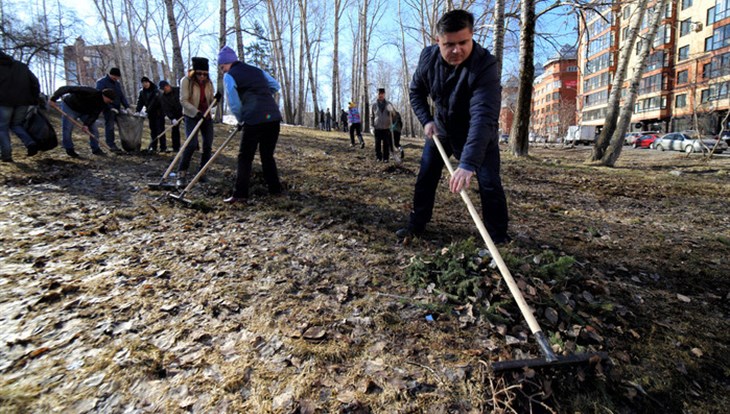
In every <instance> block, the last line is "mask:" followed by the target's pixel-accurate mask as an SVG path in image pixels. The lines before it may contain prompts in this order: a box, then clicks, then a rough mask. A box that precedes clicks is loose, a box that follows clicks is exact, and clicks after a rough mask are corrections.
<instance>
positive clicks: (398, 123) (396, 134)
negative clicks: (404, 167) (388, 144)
mask: <svg viewBox="0 0 730 414" xmlns="http://www.w3.org/2000/svg"><path fill="white" fill-rule="evenodd" d="M390 130H391V132H393V147H394V148H395V150H396V151H398V152H399V153H400V159H401V160H402V159H403V155H404V154H403V147H401V146H400V133H401V131H402V130H403V118H401V116H400V112H398V111H395V116H394V117H393V125H391V126H390Z"/></svg>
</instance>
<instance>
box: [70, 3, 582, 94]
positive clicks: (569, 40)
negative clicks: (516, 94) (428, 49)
mask: <svg viewBox="0 0 730 414" xmlns="http://www.w3.org/2000/svg"><path fill="white" fill-rule="evenodd" d="M64 5H65V6H67V7H69V8H71V9H72V10H74V11H75V12H76V14H77V16H78V17H79V18H80V19H81V20H82V21H83V22H85V23H86V28H84V30H79V31H80V32H81V33H78V34H79V35H83V36H84V37H85V38H87V40H91V39H90V38H94V37H95V38H97V40H99V41H106V39H107V37H106V33H105V32H104V29H103V26H101V22H100V21H99V20H100V19H99V16H98V12H97V10H96V7H95V6H94V3H93V0H67V1H66V2H64ZM198 5H199V7H202V8H203V10H202V11H201V12H204V14H205V15H206V16H208V17H207V18H206V19H205V21H204V22H203V23H202V24H201V26H200V28H199V30H197V31H196V35H195V36H194V40H193V41H192V42H191V44H197V45H199V46H198V48H197V49H193V51H192V52H193V54H196V55H199V56H205V57H208V58H209V59H210V60H211V72H215V70H216V68H215V63H214V62H215V57H216V55H217V50H218V45H217V31H218V7H219V1H218V0H203V1H199V2H198ZM386 7H388V8H389V9H388V10H387V11H386V13H384V15H383V18H382V20H381V21H380V22H379V24H378V25H377V30H376V31H375V33H374V37H375V38H374V40H373V41H372V44H371V52H370V53H371V55H373V57H374V60H373V63H372V64H371V66H373V65H375V64H376V63H377V60H378V59H380V60H385V61H388V62H392V64H391V65H392V66H393V67H394V68H398V67H399V66H400V56H399V50H398V48H397V47H396V46H395V45H393V44H392V42H393V41H396V40H397V39H398V38H399V36H400V28H399V24H398V21H397V19H398V16H397V3H396V2H395V1H390V2H386ZM330 14H331V11H330ZM330 19H331V17H330ZM248 20H250V19H248ZM349 22H350V20H349V19H347V18H343V20H342V21H341V29H340V53H341V56H342V55H344V56H345V57H344V61H345V62H347V61H348V60H349V58H350V56H351V50H352V47H353V46H352V35H351V33H352V30H351V28H350V27H349ZM229 23H230V22H229ZM250 23H251V22H250V21H244V22H242V25H244V26H250ZM262 23H264V25H265V27H267V26H266V24H265V22H262ZM477 30H480V29H477ZM481 30H487V29H481ZM84 32H85V33H84ZM538 33H549V34H550V35H552V36H554V37H555V38H554V39H552V40H551V41H544V40H542V41H541V40H538V41H537V44H536V56H535V63H536V64H540V63H542V62H544V61H546V60H547V59H548V58H549V57H550V56H552V55H553V54H554V53H555V52H556V50H557V49H559V48H560V46H561V45H563V44H575V41H576V39H577V30H576V28H575V23H574V18H573V17H571V16H568V15H566V14H565V11H564V10H560V11H557V12H552V13H550V14H549V15H546V16H543V17H541V18H540V19H539V20H538ZM507 36H508V40H507V42H508V44H509V39H512V44H513V45H515V44H517V35H516V33H512V34H508V35H507ZM75 38H76V36H72V37H70V40H69V41H70V42H71V41H73V39H75ZM230 39H231V41H233V40H234V38H233V36H232V35H231V36H230ZM252 40H253V38H252V37H251V36H248V35H244V43H249V42H251V41H252ZM485 46H487V47H488V48H489V47H490V46H491V45H489V44H487V45H485ZM322 47H323V49H322V52H321V54H320V61H319V67H320V74H319V88H318V94H319V95H320V96H321V98H320V104H321V105H325V107H326V106H329V105H328V103H329V102H331V97H330V96H331V88H330V83H331V80H330V79H331V72H332V63H331V44H323V45H322ZM152 49H153V50H152V52H153V54H154V55H155V56H156V57H157V58H161V56H162V53H161V51H160V50H159V48H158V49H157V50H155V46H154V45H153V46H152ZM234 49H235V47H234ZM409 53H410V54H411V56H410V59H409V60H410V61H412V62H411V66H413V67H415V63H416V62H415V60H416V59H417V56H418V50H414V51H409ZM341 60H343V58H342V57H341ZM186 63H187V62H186ZM411 70H412V69H411ZM341 71H346V73H348V74H349V71H350V68H349V67H348V66H344V65H343V67H342V68H341ZM375 71H377V67H374V68H373V72H375ZM517 72H518V55H517V51H516V49H515V48H514V47H513V48H512V50H511V51H510V50H508V51H507V52H506V57H505V62H504V70H503V73H504V74H505V76H507V75H509V74H516V73H517ZM212 76H213V77H215V74H212ZM393 76H397V71H396V73H394V74H392V75H391V77H393ZM347 84H348V85H346V86H344V87H345V88H348V87H349V81H348V82H347ZM345 99H346V100H347V99H348V98H347V97H345Z"/></svg>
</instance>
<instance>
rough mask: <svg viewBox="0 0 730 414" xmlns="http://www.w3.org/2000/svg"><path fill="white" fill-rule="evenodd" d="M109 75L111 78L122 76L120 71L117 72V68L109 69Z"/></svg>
mask: <svg viewBox="0 0 730 414" xmlns="http://www.w3.org/2000/svg"><path fill="white" fill-rule="evenodd" d="M109 74H110V75H112V76H119V77H121V76H122V71H120V70H119V68H111V69H109Z"/></svg>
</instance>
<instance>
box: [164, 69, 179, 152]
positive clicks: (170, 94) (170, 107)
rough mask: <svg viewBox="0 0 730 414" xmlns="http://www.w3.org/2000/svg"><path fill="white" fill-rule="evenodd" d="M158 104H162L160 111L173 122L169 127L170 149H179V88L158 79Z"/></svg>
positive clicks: (175, 150) (176, 150)
mask: <svg viewBox="0 0 730 414" xmlns="http://www.w3.org/2000/svg"><path fill="white" fill-rule="evenodd" d="M159 85H160V104H161V105H162V112H163V113H164V114H165V116H166V117H167V118H168V119H169V120H170V122H172V123H173V124H174V123H175V122H177V124H175V126H173V127H172V129H171V134H172V150H173V151H174V152H178V151H180V123H181V122H182V120H181V119H180V118H182V116H183V113H182V105H181V104H180V88H178V87H176V86H175V87H173V86H172V85H170V83H169V82H167V81H166V80H161V81H160V84H159Z"/></svg>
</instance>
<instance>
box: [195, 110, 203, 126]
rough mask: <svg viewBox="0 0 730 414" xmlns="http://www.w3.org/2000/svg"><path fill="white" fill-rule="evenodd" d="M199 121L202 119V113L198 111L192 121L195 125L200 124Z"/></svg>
mask: <svg viewBox="0 0 730 414" xmlns="http://www.w3.org/2000/svg"><path fill="white" fill-rule="evenodd" d="M201 119H203V113H202V112H200V111H198V113H197V114H196V115H195V117H194V118H193V121H194V122H196V123H198V122H200V120H201Z"/></svg>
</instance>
